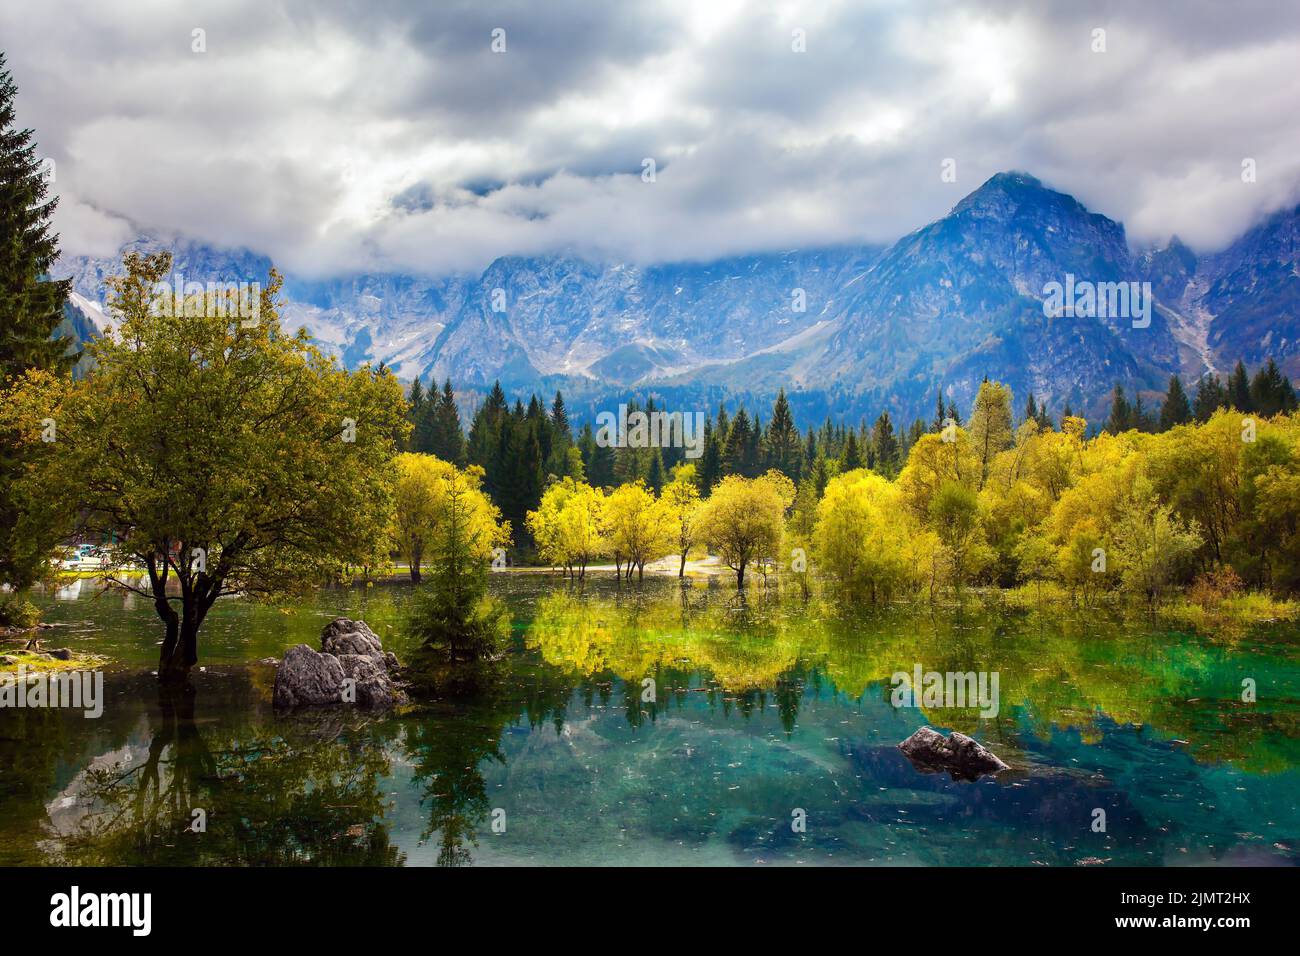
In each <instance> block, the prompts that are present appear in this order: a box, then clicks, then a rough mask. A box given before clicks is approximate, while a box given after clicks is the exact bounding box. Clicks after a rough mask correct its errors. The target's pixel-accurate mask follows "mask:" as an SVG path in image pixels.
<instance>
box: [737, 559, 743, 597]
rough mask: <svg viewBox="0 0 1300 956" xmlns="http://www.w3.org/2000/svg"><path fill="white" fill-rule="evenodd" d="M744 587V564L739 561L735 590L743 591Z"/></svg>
mask: <svg viewBox="0 0 1300 956" xmlns="http://www.w3.org/2000/svg"><path fill="white" fill-rule="evenodd" d="M744 587H745V562H744V561H741V562H740V566H739V567H737V568H736V590H738V591H739V590H744Z"/></svg>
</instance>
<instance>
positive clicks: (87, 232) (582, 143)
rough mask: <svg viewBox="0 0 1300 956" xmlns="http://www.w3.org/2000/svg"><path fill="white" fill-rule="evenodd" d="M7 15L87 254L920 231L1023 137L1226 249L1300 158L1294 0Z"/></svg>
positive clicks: (734, 249)
mask: <svg viewBox="0 0 1300 956" xmlns="http://www.w3.org/2000/svg"><path fill="white" fill-rule="evenodd" d="M497 29H500V30H504V31H505V32H504V42H505V51H504V52H501V53H497V52H493V50H492V46H491V44H492V40H493V31H494V30H497ZM195 30H202V31H204V33H203V39H204V41H205V43H206V52H201V53H199V52H194V51H193V49H192V47H193V43H194V36H195V34H194V31H195ZM1097 30H1104V31H1105V51H1104V52H1097V51H1096V50H1095V46H1096V37H1097V35H1096V34H1095V31H1097ZM0 31H2V33H0V35H3V36H4V37H5V42H6V44H7V47H6V51H5V52H6V53H7V54H8V57H9V63H10V68H11V69H12V71H13V73H14V76H15V79H16V81H17V82H18V84H19V89H20V95H19V103H18V108H19V120H20V122H22V123H24V124H26V125H30V126H32V127H34V128H35V129H36V132H37V139H38V142H39V149H40V151H41V152H42V154H43V155H47V156H50V157H51V158H53V159H54V160H55V161H56V162H57V164H58V165H57V168H58V173H59V178H58V181H57V183H56V189H57V191H58V192H59V193H60V194H61V195H62V197H63V200H62V204H61V206H60V209H59V212H58V214H57V215H58V222H57V224H58V228H59V229H60V231H61V233H62V237H63V246H64V249H65V251H66V252H69V253H88V254H103V251H104V250H105V249H106V248H107V247H109V246H111V245H112V244H113V243H115V242H117V241H120V239H119V237H124V236H125V235H127V234H128V233H129V231H131V230H133V229H142V230H143V229H149V230H156V231H162V232H173V231H174V232H179V233H182V234H185V235H187V236H190V237H193V238H195V239H198V240H201V241H205V242H210V243H214V244H219V245H226V246H243V247H248V248H250V249H253V250H254V251H257V252H260V253H264V254H266V255H269V256H271V257H272V258H273V259H274V260H275V261H276V262H277V263H279V264H281V265H283V266H284V267H287V268H288V269H290V270H292V271H293V272H295V273H298V274H301V275H304V276H328V275H338V274H345V273H350V272H356V271H363V270H370V271H379V270H402V271H411V272H417V273H422V274H428V275H437V274H442V273H447V272H451V271H474V270H479V269H482V268H483V267H484V266H485V265H487V263H488V262H490V261H491V260H492V259H494V258H496V257H497V256H501V255H509V254H539V253H546V252H557V251H565V252H575V253H579V254H584V255H593V256H609V257H620V258H626V259H633V260H638V261H661V260H668V259H702V258H711V257H714V256H718V255H724V254H731V253H740V252H749V251H761V250H769V249H781V248H794V247H807V246H810V245H822V244H829V243H834V242H841V241H868V242H882V241H889V240H892V239H894V238H897V237H898V236H899V235H902V234H904V233H906V232H909V231H911V230H912V229H914V228H916V227H918V226H920V225H922V224H923V223H925V222H927V221H929V220H931V219H934V218H936V217H937V216H940V215H942V214H943V213H945V212H946V211H947V210H948V209H949V208H951V206H952V205H954V204H955V203H956V202H957V201H958V200H959V199H960V198H961V196H963V195H964V194H966V193H967V192H969V191H970V190H971V189H973V188H975V187H976V186H977V185H978V184H979V183H980V182H982V181H983V180H984V179H985V178H987V177H988V176H989V175H991V174H992V173H994V172H997V171H999V170H1002V169H1010V168H1017V169H1028V170H1029V171H1031V172H1034V173H1035V174H1036V175H1039V176H1040V177H1041V178H1043V179H1044V180H1045V181H1047V182H1048V183H1050V184H1052V185H1054V186H1055V187H1057V188H1060V189H1063V190H1065V191H1067V192H1071V193H1073V194H1074V195H1077V196H1078V197H1079V198H1080V199H1081V200H1082V201H1083V202H1085V203H1086V204H1087V205H1089V207H1090V208H1092V209H1094V210H1096V211H1099V212H1103V213H1105V214H1106V215H1109V216H1112V217H1114V218H1117V219H1120V220H1122V221H1124V223H1125V224H1126V227H1127V228H1128V230H1129V234H1130V237H1131V238H1132V239H1133V240H1134V241H1135V242H1138V243H1146V242H1155V241H1160V240H1162V239H1164V238H1167V237H1168V236H1169V235H1170V234H1171V233H1178V234H1179V235H1181V236H1182V237H1183V238H1184V240H1186V241H1187V242H1189V243H1190V244H1192V245H1193V246H1194V247H1198V248H1201V249H1203V250H1209V249H1213V248H1216V247H1219V246H1222V245H1224V244H1226V243H1227V242H1228V241H1230V240H1231V239H1232V238H1234V237H1235V235H1237V234H1239V233H1240V232H1241V231H1242V230H1244V229H1245V228H1247V227H1248V226H1249V225H1251V224H1252V223H1253V222H1255V221H1257V220H1258V219H1259V218H1260V217H1261V216H1262V215H1264V214H1266V213H1267V212H1269V211H1271V210H1273V209H1276V208H1279V207H1280V206H1282V205H1283V204H1286V203H1289V202H1294V201H1296V198H1297V192H1296V190H1297V185H1298V184H1300V127H1297V124H1295V122H1294V121H1293V119H1292V116H1293V113H1294V103H1295V98H1296V93H1297V89H1296V81H1295V79H1294V72H1295V71H1294V64H1295V62H1296V61H1297V54H1300V8H1295V7H1288V6H1286V5H1282V6H1280V7H1279V6H1277V5H1273V4H1264V3H1255V2H1248V3H1237V4H1232V5H1225V4H1221V3H1215V2H1210V0H1189V2H1180V3H1175V2H1168V3H1143V4H1132V5H1125V6H1124V7H1122V8H1115V7H1113V6H1112V5H1111V4H1106V3H1096V4H1088V3H1082V4H1060V5H1045V4H1040V3H1033V2H1029V0H1022V2H1012V0H987V2H978V3H977V2H967V3H960V2H955V0H954V2H932V3H905V2H902V0H882V2H838V3H837V2H825V3H811V2H809V3H796V2H785V0H773V2H736V0H711V2H709V3H707V4H701V3H699V2H697V0H665V2H645V3H634V4H616V3H595V2H588V0H548V2H547V3H546V4H543V5H539V4H536V3H532V2H526V0H515V2H509V3H482V2H473V0H463V2H444V3H438V4H429V3H427V2H422V0H407V2H394V3H386V4H373V3H362V2H360V0H325V2H308V0H234V2H228V3H215V2H212V3H199V4H186V5H184V6H183V7H182V6H180V5H176V4H171V3H167V2H164V0H135V2H133V3H131V4H113V5H109V4H103V3H100V2H97V0H54V2H49V3H46V4H40V5H24V6H23V8H22V9H21V11H20V10H19V9H18V7H17V6H16V5H10V6H6V7H5V8H3V10H0ZM799 41H802V43H803V45H804V48H805V49H804V51H803V52H796V50H795V49H794V47H795V46H797V45H798V43H799ZM946 158H952V159H955V160H956V163H957V170H958V180H957V182H956V183H955V184H954V183H945V182H943V181H942V180H941V178H940V168H941V163H942V162H943V160H944V159H946ZM1246 158H1251V159H1253V160H1255V163H1256V166H1257V169H1258V181H1257V182H1255V183H1253V184H1247V183H1243V182H1242V181H1241V177H1240V169H1241V162H1242V160H1243V159H1246ZM646 159H653V160H654V162H655V167H656V175H655V177H654V181H653V182H646V181H645V180H644V179H643V176H642V172H643V163H644V161H645V160H646Z"/></svg>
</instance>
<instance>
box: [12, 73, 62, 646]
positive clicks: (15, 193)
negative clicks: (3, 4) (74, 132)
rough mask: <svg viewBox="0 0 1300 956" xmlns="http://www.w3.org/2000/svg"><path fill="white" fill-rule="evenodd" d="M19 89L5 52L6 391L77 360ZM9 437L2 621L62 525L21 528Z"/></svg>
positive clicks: (16, 612)
mask: <svg viewBox="0 0 1300 956" xmlns="http://www.w3.org/2000/svg"><path fill="white" fill-rule="evenodd" d="M16 94H17V87H15V85H14V82H13V79H12V77H11V76H10V74H9V71H8V70H7V69H6V68H5V58H4V54H3V53H0V389H4V388H6V387H7V386H9V385H10V384H12V382H13V380H14V379H15V378H16V377H17V376H19V375H21V374H22V373H23V372H25V371H27V370H28V369H33V368H39V369H48V370H52V371H56V372H62V371H65V370H67V368H68V367H69V366H70V364H71V362H70V360H69V359H67V358H66V357H65V356H64V351H65V346H66V344H67V343H66V342H64V341H63V340H61V339H60V340H57V341H56V340H54V339H52V338H51V336H52V335H53V334H54V332H55V330H56V329H57V328H58V326H59V324H60V323H61V322H62V321H63V304H64V302H65V301H66V300H67V298H68V292H69V291H70V289H71V287H72V283H71V281H69V280H62V281H59V282H51V281H48V280H47V275H48V273H49V270H50V266H51V265H52V264H53V262H54V260H55V258H56V257H57V256H58V236H56V235H53V234H51V233H50V231H49V227H50V215H51V214H52V213H53V212H54V209H55V207H56V206H57V205H58V200H57V199H50V200H48V201H47V200H46V189H47V183H46V181H45V178H44V176H43V175H42V171H41V163H40V160H39V159H37V157H36V146H35V144H34V143H33V142H32V131H31V130H29V129H28V130H19V129H15V127H14V119H15V113H14V97H15V95H16ZM7 437H8V436H7V435H5V434H3V433H0V585H5V586H6V587H7V588H10V589H12V590H13V591H16V592H17V594H13V593H9V592H6V591H5V590H0V626H3V625H6V624H9V623H16V622H17V621H18V620H19V618H20V617H24V616H26V614H27V612H28V610H29V608H30V605H28V604H27V602H26V601H25V599H23V598H22V589H24V588H26V587H27V586H28V585H30V584H32V583H33V582H34V581H35V580H36V579H37V578H38V577H39V576H40V574H41V573H42V571H43V570H44V565H45V558H46V553H45V544H46V543H53V541H54V540H55V538H56V537H57V531H58V529H57V528H56V527H55V526H54V525H53V524H51V525H50V526H49V527H48V528H46V529H44V530H43V532H42V533H40V534H35V533H33V532H32V530H31V529H24V528H23V527H22V526H23V525H25V524H27V522H26V521H24V520H23V519H24V517H29V516H28V515H24V514H23V512H22V511H21V510H20V506H19V504H18V501H17V495H16V494H15V493H14V492H13V491H12V488H13V486H14V483H15V482H16V481H17V480H19V479H20V477H21V476H22V475H23V474H24V473H25V472H26V470H27V468H28V467H29V458H28V456H27V455H26V454H25V453H24V452H22V451H21V450H20V447H16V446H13V445H10V444H9V442H8V441H7V440H6V439H7ZM37 524H40V522H37ZM46 538H48V539H49V540H48V541H42V539H46ZM38 542H40V543H38Z"/></svg>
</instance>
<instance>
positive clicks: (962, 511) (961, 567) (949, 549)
mask: <svg viewBox="0 0 1300 956" xmlns="http://www.w3.org/2000/svg"><path fill="white" fill-rule="evenodd" d="M930 526H931V527H932V528H933V529H934V532H935V534H937V535H938V536H939V541H940V542H941V543H942V545H943V555H944V561H945V564H946V567H947V570H948V574H949V578H950V580H951V581H952V583H953V586H954V587H956V588H957V589H958V590H961V587H962V586H963V585H964V584H966V583H967V582H969V581H970V580H972V579H973V578H974V577H975V575H977V574H979V572H980V571H981V570H983V569H984V567H985V566H986V565H987V564H988V563H989V561H990V560H991V559H992V552H991V550H990V549H989V546H988V544H987V542H986V541H985V539H984V529H983V527H982V525H981V516H980V503H979V498H978V496H977V495H976V494H975V492H974V491H972V490H971V489H970V488H968V487H966V486H965V485H963V484H961V483H960V482H956V481H948V482H945V483H944V484H943V485H942V486H941V487H940V488H939V491H938V493H937V494H936V495H935V496H934V499H933V500H932V501H931V502H930Z"/></svg>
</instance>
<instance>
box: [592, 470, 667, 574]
mask: <svg viewBox="0 0 1300 956" xmlns="http://www.w3.org/2000/svg"><path fill="white" fill-rule="evenodd" d="M603 517H604V522H603V523H604V528H605V534H606V535H607V536H608V538H609V546H610V549H611V550H612V551H613V552H614V560H615V562H616V563H617V564H618V566H619V568H620V569H621V568H622V566H623V563H624V562H626V565H627V571H626V576H627V577H628V578H631V577H632V572H633V571H636V572H637V576H638V577H643V576H644V575H645V566H646V562H647V561H653V560H655V559H656V558H660V557H663V556H664V555H665V554H668V553H669V552H670V551H671V550H672V549H673V547H674V543H675V539H674V538H673V530H674V529H673V526H672V515H671V514H669V511H668V509H667V508H666V507H664V505H663V503H662V502H660V501H658V500H656V499H655V496H654V495H652V494H651V493H650V492H649V491H648V490H647V489H646V486H645V482H643V481H641V480H640V479H638V480H636V481H634V482H631V483H629V484H626V485H620V486H619V487H618V488H616V489H614V491H613V492H611V493H610V495H609V497H608V498H607V499H606V500H605V508H604V515H603Z"/></svg>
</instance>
